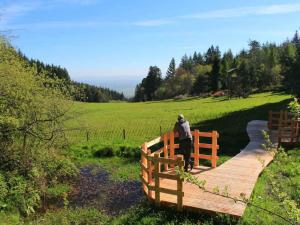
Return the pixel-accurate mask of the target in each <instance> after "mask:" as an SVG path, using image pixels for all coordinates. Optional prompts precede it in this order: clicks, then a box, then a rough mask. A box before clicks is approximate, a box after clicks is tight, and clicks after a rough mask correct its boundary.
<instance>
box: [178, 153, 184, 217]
mask: <svg viewBox="0 0 300 225" xmlns="http://www.w3.org/2000/svg"><path fill="white" fill-rule="evenodd" d="M177 164H178V167H179V169H180V170H182V169H183V164H184V162H183V156H182V155H178V156H177ZM177 176H178V177H177V210H178V211H182V208H183V179H182V178H181V177H180V175H177Z"/></svg>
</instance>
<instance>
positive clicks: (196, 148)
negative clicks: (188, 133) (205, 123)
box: [194, 130, 200, 166]
mask: <svg viewBox="0 0 300 225" xmlns="http://www.w3.org/2000/svg"><path fill="white" fill-rule="evenodd" d="M199 142H200V138H199V130H195V131H194V159H195V160H194V165H195V166H199V147H200V146H199Z"/></svg>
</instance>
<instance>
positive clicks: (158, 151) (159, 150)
mask: <svg viewBox="0 0 300 225" xmlns="http://www.w3.org/2000/svg"><path fill="white" fill-rule="evenodd" d="M163 152H164V148H160V149H158V150H157V151H155V152H152V153H151V154H150V155H151V156H154V154H155V153H158V154H161V153H163Z"/></svg>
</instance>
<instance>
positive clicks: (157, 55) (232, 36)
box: [0, 0, 300, 89]
mask: <svg viewBox="0 0 300 225" xmlns="http://www.w3.org/2000/svg"><path fill="white" fill-rule="evenodd" d="M0 8H1V11H0V15H1V17H0V30H9V31H10V32H9V34H10V35H11V36H13V37H12V39H11V40H12V43H13V44H14V46H16V47H18V48H20V49H21V50H22V51H23V52H24V53H25V54H26V55H27V56H28V57H31V58H36V59H40V60H42V61H44V62H47V63H53V64H57V65H61V66H63V67H66V68H67V69H68V71H69V73H70V75H71V78H72V79H74V80H77V81H85V82H89V83H94V84H101V85H104V86H110V87H115V88H117V89H122V88H124V89H125V88H132V87H133V86H134V85H135V84H136V82H138V81H140V80H141V79H142V78H143V77H144V76H146V74H147V71H148V68H149V66H150V65H157V66H159V67H160V68H161V69H162V72H163V73H165V71H166V69H167V67H168V64H169V62H170V60H171V58H172V57H175V60H176V62H177V63H179V61H180V58H181V56H183V55H184V54H185V53H187V54H192V53H193V52H194V51H195V50H196V51H200V52H204V51H206V50H207V48H208V47H209V46H210V45H212V44H213V45H219V46H220V49H221V51H225V50H227V49H229V48H231V49H232V50H233V52H234V53H236V52H238V51H239V50H241V49H242V48H245V47H247V43H248V41H249V40H250V39H255V40H258V41H260V42H266V41H270V42H277V43H280V42H281V41H283V40H285V39H286V38H288V37H292V35H293V34H294V32H295V30H296V29H298V28H299V27H300V24H299V21H300V1H293V0H284V1H283V0H280V1H279V0H278V1H272V0H268V1H267V0H252V1H246V0H242V1H233V0H227V1H224V0H222V1H221V0H210V1H208V0H201V1H200V0H185V1H183V0H181V1H179V0H160V1H158V0H114V1H113V0H0Z"/></svg>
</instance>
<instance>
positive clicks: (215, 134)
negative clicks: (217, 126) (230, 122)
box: [211, 131, 218, 168]
mask: <svg viewBox="0 0 300 225" xmlns="http://www.w3.org/2000/svg"><path fill="white" fill-rule="evenodd" d="M217 138H218V132H217V131H213V132H212V149H211V150H212V160H211V166H212V167H213V168H216V167H217V145H218V142H217Z"/></svg>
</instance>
